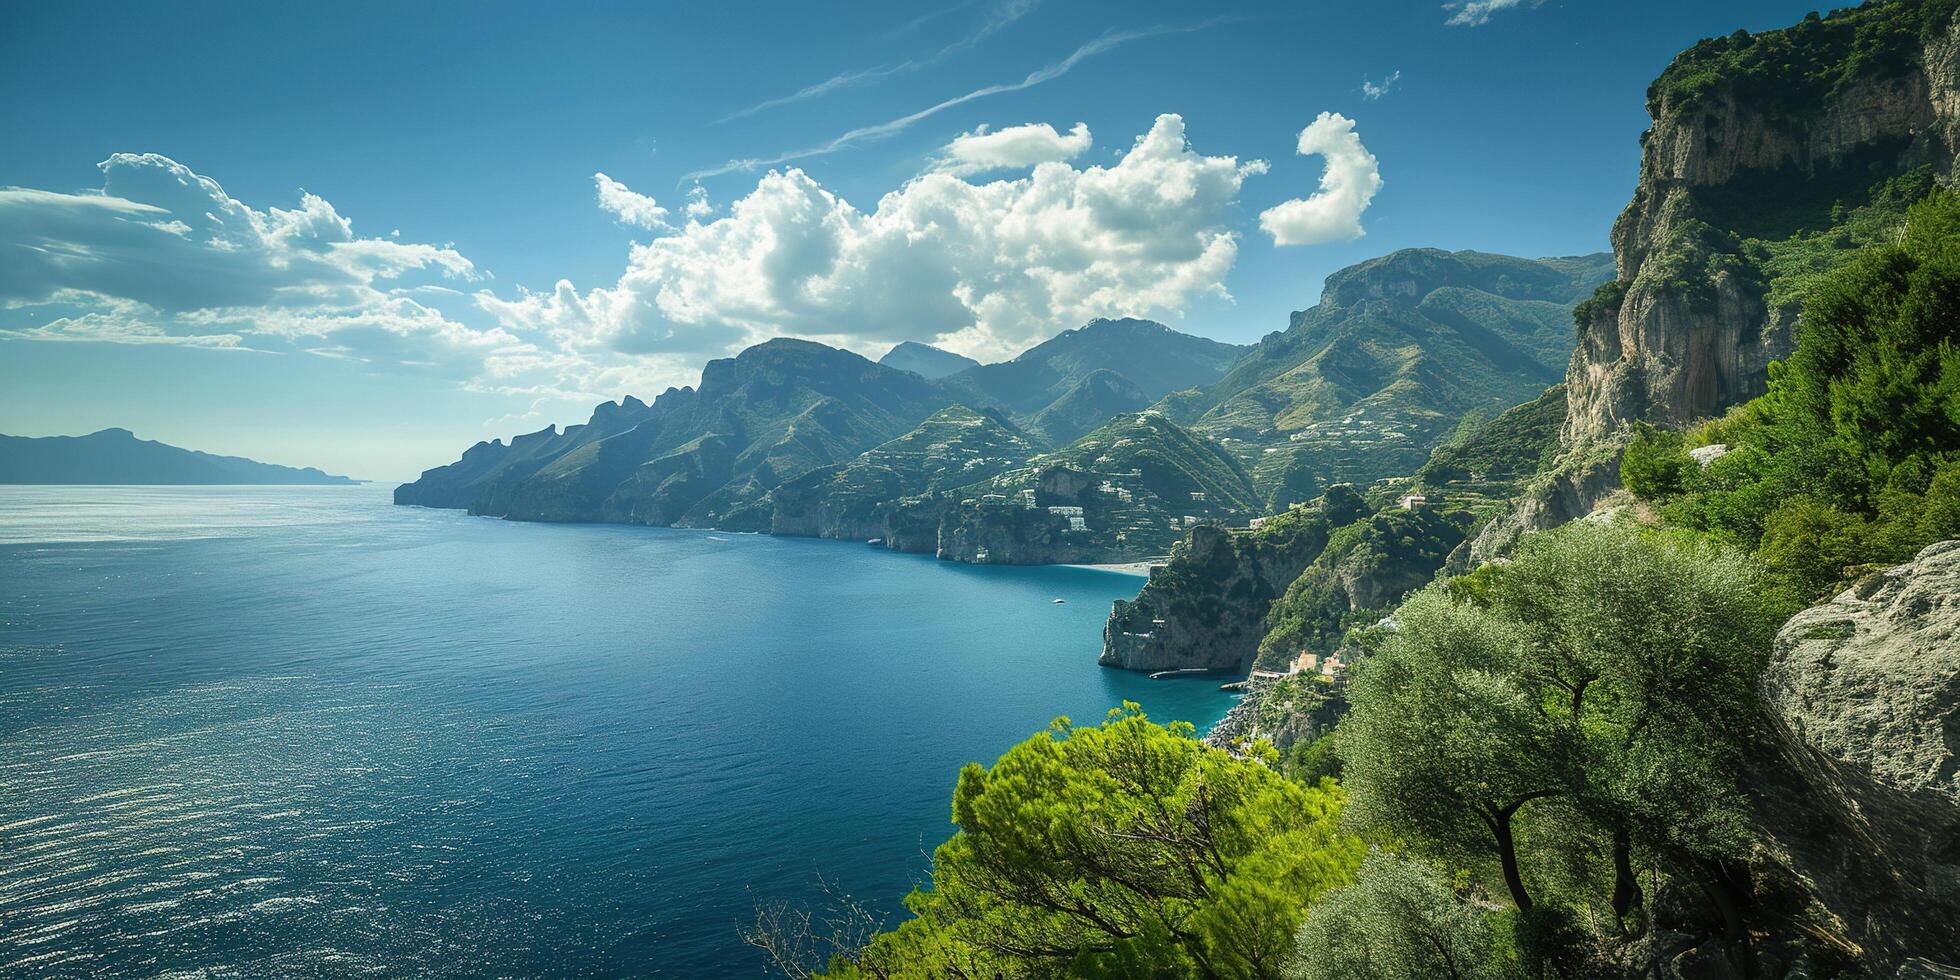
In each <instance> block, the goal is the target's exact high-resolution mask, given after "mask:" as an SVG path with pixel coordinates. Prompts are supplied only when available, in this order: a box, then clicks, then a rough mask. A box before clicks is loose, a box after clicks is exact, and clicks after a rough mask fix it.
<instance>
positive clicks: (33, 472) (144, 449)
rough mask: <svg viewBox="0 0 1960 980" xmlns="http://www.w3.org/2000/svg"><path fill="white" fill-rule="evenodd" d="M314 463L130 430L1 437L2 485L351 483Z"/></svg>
mask: <svg viewBox="0 0 1960 980" xmlns="http://www.w3.org/2000/svg"><path fill="white" fill-rule="evenodd" d="M358 482H360V481H358V480H352V479H349V478H347V477H344V476H334V475H332V474H329V473H324V472H321V471H320V470H317V469H314V468H313V467H310V466H309V467H305V468H295V467H291V466H278V465H275V464H272V463H261V462H258V461H256V460H250V459H246V458H244V457H242V456H216V455H213V454H211V453H205V452H198V451H197V450H194V449H180V448H178V447H176V446H171V445H166V444H164V443H161V442H153V441H151V440H148V439H138V438H136V435H135V433H132V432H130V431H129V430H128V429H103V430H101V431H100V432H92V433H90V434H88V435H85V436H45V437H31V436H5V435H0V484H42V485H48V484H78V485H86V484H93V485H104V486H145V485H156V486H218V485H231V484H237V485H247V484H257V485H321V486H326V485H351V484H354V483H358Z"/></svg>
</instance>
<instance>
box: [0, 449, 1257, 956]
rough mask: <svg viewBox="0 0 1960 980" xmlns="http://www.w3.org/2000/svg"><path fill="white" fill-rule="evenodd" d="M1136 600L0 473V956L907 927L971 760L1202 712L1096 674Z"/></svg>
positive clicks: (447, 945) (714, 537)
mask: <svg viewBox="0 0 1960 980" xmlns="http://www.w3.org/2000/svg"><path fill="white" fill-rule="evenodd" d="M1140 584H1141V580H1140V579H1137V578H1134V577H1129V576H1121V575H1113V574H1108V573H1102V572H1094V571H1086V570H1075V569H1062V568H1022V569H1009V568H974V567H969V566H963V565H955V564H950V563H943V562H936V561H933V560H931V559H927V558H918V557H908V556H899V555H893V554H890V553H887V552H882V551H877V550H873V549H870V548H866V547H864V546H862V545H854V544H840V543H836V542H819V541H802V540H793V539H777V538H766V537H757V536H749V535H734V534H723V533H718V532H701V531H673V530H658V529H648V528H627V527H604V526H562V525H558V526H547V525H530V524H516V523H506V522H502V521H494V520H485V519H481V518H470V517H465V516H463V515H461V514H458V513H453V512H447V511H432V510H422V509H417V508H397V507H393V506H390V505H389V504H388V490H387V488H382V487H353V488H286V487H272V488H135V489H132V488H95V487H88V488H75V487H66V488H24V487H3V488H0V975H6V976H35V975H64V976H65V975H77V974H90V975H143V976H152V975H168V974H179V975H195V976H236V975H244V976H349V975H362V974H372V975H390V976H395V975H404V974H424V975H442V976H480V975H536V974H553V975H568V974H570V975H628V974H630V975H664V976H677V977H701V976H755V975H757V974H759V973H760V972H761V964H760V961H759V960H758V959H757V958H756V957H755V956H754V955H753V954H752V953H751V951H749V950H748V949H747V948H746V947H745V946H743V945H742V943H741V940H740V936H739V929H740V928H741V927H742V926H743V925H744V924H746V923H747V922H748V921H749V920H751V919H752V917H753V910H754V907H755V904H756V903H757V902H758V901H768V900H773V899H778V898H789V899H804V898H809V897H812V896H814V895H816V894H817V891H816V890H817V887H818V876H819V875H821V876H823V877H825V878H828V879H830V880H831V881H832V882H834V883H835V884H836V885H837V886H839V887H841V888H842V889H844V890H846V891H848V892H850V893H852V894H854V895H858V896H862V897H865V898H868V899H871V900H872V901H873V903H874V904H875V905H876V906H877V907H878V908H880V909H881V910H884V911H886V912H894V911H895V910H896V909H897V908H898V899H899V898H900V897H901V896H902V895H903V894H904V893H905V891H906V890H908V889H909V888H910V887H911V885H912V884H913V883H914V882H915V881H918V880H920V879H921V878H922V877H923V875H924V874H925V873H926V870H927V866H928V865H927V855H928V854H929V853H930V851H931V849H932V848H933V847H934V846H935V845H937V844H938V843H939V842H940V841H942V840H943V839H945V837H946V836H947V835H948V834H949V833H950V831H951V827H950V825H949V824H948V822H947V820H948V799H949V795H950V792H951V789H952V785H953V781H954V778H955V775H956V773H957V771H958V768H959V766H960V765H961V764H962V763H965V762H968V761H991V760H992V759H993V758H994V757H996V756H998V755H999V754H1000V753H1001V752H1002V751H1003V750H1005V749H1006V748H1008V747H1009V746H1011V745H1012V744H1014V743H1015V742H1016V741H1019V740H1020V739H1022V738H1025V737H1027V736H1028V735H1029V734H1030V733H1032V732H1034V731H1036V730H1038V729H1040V728H1042V727H1043V726H1044V725H1045V724H1046V723H1047V722H1048V720H1049V719H1050V718H1052V717H1054V716H1056V715H1061V714H1067V715H1071V716H1073V717H1074V718H1076V719H1077V720H1078V721H1094V720H1096V719H1099V718H1100V717H1101V716H1102V714H1103V712H1105V711H1106V710H1107V709H1109V708H1110V707H1111V706H1113V705H1115V704H1117V703H1118V702H1120V701H1122V700H1123V699H1126V698H1127V699H1131V700H1136V701H1140V702H1142V703H1143V704H1144V706H1145V708H1146V710H1148V711H1149V712H1150V713H1151V714H1152V716H1153V717H1157V718H1159V719H1169V718H1182V719H1187V720H1191V721H1194V722H1196V723H1198V724H1199V725H1200V726H1201V727H1202V726H1205V725H1208V724H1210V723H1211V722H1213V721H1215V720H1217V718H1218V717H1219V716H1221V715H1222V714H1223V713H1224V711H1225V709H1226V708H1227V707H1229V706H1230V702H1229V700H1228V699H1227V698H1226V696H1224V695H1222V694H1219V693H1218V691H1217V684H1216V682H1215V681H1202V680H1198V681H1150V680H1148V679H1146V678H1143V677H1140V676H1138V675H1135V674H1129V673H1124V672H1118V671H1108V670H1102V669H1099V668H1097V667H1096V666H1095V658H1096V651H1097V648H1098V645H1099V642H1100V634H1101V627H1102V621H1103V617H1104V616H1105V615H1106V614H1107V612H1108V609H1109V602H1110V600H1111V599H1114V598H1118V597H1128V596H1130V595H1133V594H1134V593H1135V591H1136V589H1137V587H1138V585H1140ZM1056 597H1060V598H1064V599H1066V600H1067V602H1066V603H1065V604H1061V605H1057V604H1054V603H1053V602H1051V600H1052V599H1054V598H1056Z"/></svg>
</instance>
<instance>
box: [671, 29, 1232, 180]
mask: <svg viewBox="0 0 1960 980" xmlns="http://www.w3.org/2000/svg"><path fill="white" fill-rule="evenodd" d="M1223 22H1224V19H1223V18H1218V17H1214V18H1212V19H1211V20H1207V21H1204V22H1203V23H1198V24H1191V25H1187V26H1184V27H1149V28H1144V29H1142V30H1135V31H1115V32H1111V33H1108V34H1104V35H1103V36H1101V37H1099V38H1096V39H1095V40H1093V41H1090V42H1089V43H1087V44H1084V45H1082V46H1081V47H1079V48H1076V49H1075V50H1074V51H1072V52H1070V53H1069V56H1068V57H1066V58H1063V59H1062V60H1060V61H1057V62H1055V63H1054V64H1051V65H1046V66H1043V67H1041V68H1037V69H1035V70H1034V71H1031V72H1029V73H1028V74H1027V76H1026V77H1024V78H1022V79H1021V80H1020V81H1018V82H1004V83H1001V84H998V85H988V86H984V87H982V88H977V89H974V90H973V91H971V92H967V93H966V94H964V95H956V96H953V97H952V98H950V99H945V100H943V101H940V102H936V103H934V104H932V105H929V106H927V107H925V108H923V109H920V110H919V111H917V112H914V113H911V114H910V115H905V116H900V117H898V118H897V119H893V120H890V121H887V122H881V123H875V124H873V125H870V126H859V127H858V128H856V129H853V130H850V131H849V132H846V133H843V134H841V135H839V136H835V137H832V138H831V139H829V140H826V141H824V142H822V143H818V144H815V145H814V146H807V147H804V148H803V149H800V150H789V151H787V152H784V153H778V154H776V155H775V156H772V157H743V158H739V159H734V160H729V161H727V162H725V163H722V164H720V165H719V166H714V167H708V168H705V169H702V170H696V171H692V172H690V173H686V174H683V175H681V180H682V181H683V182H686V181H690V180H700V179H701V178H704V177H718V176H720V175H722V174H728V173H734V172H736V171H738V170H759V169H761V168H763V167H773V166H775V165H776V164H779V163H789V162H790V161H792V160H807V159H809V158H811V157H820V156H826V155H828V154H831V153H836V152H837V151H839V150H842V149H845V148H846V147H850V146H855V145H858V144H860V143H868V142H872V141H875V140H882V139H887V138H889V137H892V136H895V135H897V134H899V133H902V132H904V131H905V130H907V129H910V128H912V126H913V125H914V124H916V123H918V122H919V121H920V120H922V119H926V118H928V117H931V116H935V115H938V114H939V113H941V112H944V111H946V110H947V109H951V108H953V107H954V106H959V105H965V104H966V103H968V102H972V101H973V100H975V99H984V98H987V97H988V96H993V95H1002V94H1005V93H1008V92H1020V91H1023V90H1025V89H1030V88H1034V87H1035V86H1037V85H1043V84H1046V83H1048V82H1052V81H1054V80H1055V79H1057V78H1060V77H1062V76H1063V75H1066V74H1068V73H1069V72H1071V71H1074V70H1075V66H1076V65H1079V64H1081V63H1082V62H1083V61H1085V60H1087V59H1089V58H1093V57H1095V56H1096V55H1099V54H1104V53H1107V52H1109V51H1113V50H1115V49H1117V48H1120V47H1122V46H1123V45H1125V44H1128V43H1130V42H1132V41H1140V40H1143V39H1144V38H1148V37H1158V36H1160V35H1164V34H1189V33H1192V32H1193V31H1202V30H1205V29H1206V28H1209V27H1212V26H1214V25H1217V24H1220V23H1223Z"/></svg>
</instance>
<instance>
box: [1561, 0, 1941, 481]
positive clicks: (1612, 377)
mask: <svg viewBox="0 0 1960 980" xmlns="http://www.w3.org/2000/svg"><path fill="white" fill-rule="evenodd" d="M1942 9H1944V10H1945V13H1941V10H1942ZM1951 14H1952V11H1951V8H1950V7H1948V8H1942V7H1941V6H1940V5H1938V4H1930V3H1928V4H1920V3H1893V4H1868V5H1867V6H1866V7H1865V8H1863V9H1860V10H1857V11H1850V12H1845V13H1841V14H1838V15H1834V16H1833V17H1831V18H1829V19H1823V20H1807V21H1806V22H1805V23H1803V24H1801V25H1798V26H1796V27H1792V28H1789V29H1787V30H1785V31H1776V32H1771V33H1769V34H1764V35H1756V36H1754V37H1751V36H1749V35H1747V34H1742V33H1738V34H1737V35H1735V36H1732V37H1729V38H1721V39H1716V40H1713V41H1705V42H1703V43H1702V44H1700V45H1697V46H1696V47H1695V48H1694V49H1692V50H1690V51H1688V52H1685V53H1684V54H1682V55H1681V56H1680V58H1678V59H1676V61H1675V63H1674V65H1673V66H1671V67H1670V68H1669V69H1668V72H1667V73H1666V74H1664V75H1663V76H1662V78H1661V79H1660V80H1659V81H1657V82H1656V83H1655V85H1654V88H1653V90H1652V91H1651V92H1650V93H1649V100H1648V111H1649V113H1650V114H1651V115H1652V117H1653V120H1654V123H1653V128H1652V129H1651V130H1650V131H1649V132H1648V133H1647V135H1646V136H1645V137H1644V138H1643V140H1642V150H1641V164H1640V183H1639V186H1638V187H1637V188H1636V189H1635V191H1634V195H1633V200H1632V202H1631V203H1629V204H1628V205H1627V208H1626V211H1625V212H1624V213H1622V214H1621V216H1620V218H1619V220H1618V221H1617V222H1616V223H1615V224H1614V227H1613V252H1614V257H1615V265H1616V270H1617V275H1618V279H1617V281H1616V283H1614V284H1610V285H1609V286H1608V287H1605V288H1603V289H1602V291H1601V293H1600V294H1599V295H1598V296H1597V297H1596V299H1595V301H1594V302H1592V303H1590V304H1588V305H1586V306H1584V307H1582V322H1581V324H1580V328H1581V337H1580V340H1579V346H1578V348H1577V349H1576V350H1575V351H1574V352H1573V355H1572V362H1571V366H1570V369H1569V372H1568V376H1567V380H1566V384H1567V397H1568V399H1569V407H1570V412H1569V414H1568V419H1567V422H1566V430H1565V439H1566V442H1567V443H1568V444H1576V443H1582V442H1585V441H1587V440H1591V439H1595V438H1598V437H1601V436H1604V435H1607V434H1609V433H1611V432H1613V431H1614V430H1615V429H1616V428H1618V427H1619V426H1621V425H1624V424H1625V423H1627V422H1630V421H1634V420H1647V421H1652V422H1656V423H1661V424H1670V423H1682V422H1687V421H1691V420H1694V419H1698V418H1703V417H1707V416H1709V415H1713V414H1716V413H1718V412H1720V411H1721V410H1723V409H1724V408H1727V407H1728V406H1730V405H1734V404H1737V403H1739V402H1742V401H1745V400H1747V399H1749V398H1753V397H1755V396H1756V395H1759V394H1761V393H1762V392H1763V384H1764V378H1765V368H1766V366H1767V365H1768V362H1769V361H1770V360H1771V359H1773V358H1776V357H1780V356H1782V355H1784V354H1786V353H1788V352H1789V350H1790V348H1791V346H1792V343H1793V331H1794V319H1795V313H1796V310H1795V308H1794V304H1790V303H1785V304H1782V305H1779V306H1777V307H1774V308H1773V307H1772V305H1771V303H1770V296H1771V290H1770V285H1771V284H1770V282H1769V279H1768V277H1767V276H1766V275H1765V272H1764V270H1763V269H1762V268H1761V267H1760V263H1759V259H1760V256H1758V255H1755V254H1754V253H1753V252H1752V251H1751V250H1750V249H1749V248H1747V247H1746V246H1745V242H1747V241H1748V240H1751V239H1780V238H1784V237H1787V236H1788V235H1789V234H1791V233H1792V232H1794V231H1796V230H1798V229H1800V228H1803V227H1806V226H1807V227H1808V228H1809V229H1810V230H1812V231H1815V230H1817V229H1819V228H1822V227H1826V226H1828V225H1829V224H1830V223H1831V218H1830V216H1831V214H1832V213H1833V209H1834V206H1836V205H1840V204H1843V203H1845V202H1847V201H1849V202H1852V203H1855V202H1856V199H1857V195H1859V194H1861V193H1863V192H1865V191H1866V190H1867V188H1868V187H1869V186H1870V185H1871V183H1872V181H1873V180H1874V178H1882V177H1885V176H1887V175H1892V174H1898V173H1902V172H1904V171H1906V170H1908V169H1910V168H1912V167H1915V166H1921V165H1930V166H1931V167H1933V168H1934V170H1935V171H1936V172H1937V173H1938V174H1940V175H1948V174H1950V173H1951V172H1952V169H1953V164H1954V158H1955V154H1956V151H1960V138H1957V137H1960V22H1954V21H1953V20H1951V19H1950V18H1951ZM1940 17H1947V18H1949V19H1948V20H1947V21H1945V22H1941V21H1939V19H1938V18H1940ZM1874 52H1876V53H1875V54H1874ZM1765 63H1767V64H1778V63H1783V66H1782V67H1781V68H1780V69H1779V70H1778V71H1777V72H1767V71H1765V70H1764V69H1762V68H1761V67H1760V66H1761V65H1762V64H1765ZM1791 65H1795V66H1797V67H1795V68H1792V67H1791ZM1806 72H1808V73H1806Z"/></svg>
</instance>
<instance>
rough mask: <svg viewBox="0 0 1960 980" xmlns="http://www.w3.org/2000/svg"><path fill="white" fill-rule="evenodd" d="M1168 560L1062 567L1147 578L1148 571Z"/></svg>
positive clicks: (1148, 575) (1156, 559) (1064, 566)
mask: <svg viewBox="0 0 1960 980" xmlns="http://www.w3.org/2000/svg"><path fill="white" fill-rule="evenodd" d="M1169 560H1170V559H1168V558H1154V559H1151V560H1149V561H1122V562H1112V563H1110V564H1106V565H1063V566H1062V567H1063V568H1087V569H1089V570H1091V571H1097V572H1115V573H1116V574H1118V575H1135V576H1137V577H1139V578H1149V577H1150V569H1152V568H1153V567H1155V566H1158V565H1162V564H1163V563H1165V562H1167V561H1169Z"/></svg>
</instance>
